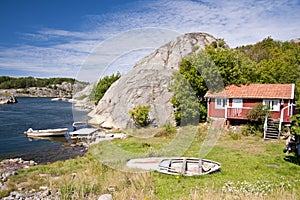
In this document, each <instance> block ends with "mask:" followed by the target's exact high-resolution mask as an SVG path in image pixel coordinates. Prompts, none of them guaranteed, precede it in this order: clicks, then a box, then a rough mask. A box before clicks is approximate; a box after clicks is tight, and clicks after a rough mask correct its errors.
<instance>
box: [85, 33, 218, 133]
mask: <svg viewBox="0 0 300 200" xmlns="http://www.w3.org/2000/svg"><path fill="white" fill-rule="evenodd" d="M215 41H216V42H217V39H215V38H214V37H213V36H211V35H209V34H206V33H188V34H184V35H182V36H179V37H178V38H177V39H176V40H174V41H171V42H169V43H167V44H165V45H163V46H162V47H160V48H159V49H157V50H155V51H154V52H153V53H151V54H150V55H149V56H147V57H145V58H143V59H142V60H140V61H139V62H138V63H137V64H136V65H135V66H134V67H133V69H132V70H131V71H129V72H128V73H127V74H126V75H124V76H122V77H121V78H120V79H119V80H118V81H116V82H115V83H114V84H113V85H112V86H111V87H110V88H109V90H108V91H107V92H106V93H105V95H104V96H103V98H102V99H101V100H100V101H99V103H98V105H97V107H96V108H95V109H94V110H93V111H92V112H91V113H89V116H90V117H91V120H90V123H91V124H96V125H99V126H101V127H103V128H121V129H124V128H128V127H132V126H133V123H132V121H131V119H130V116H129V114H128V112H129V110H131V109H132V108H134V107H136V106H137V105H139V104H140V105H143V106H145V105H150V107H151V110H150V121H151V122H152V124H156V125H159V126H160V125H163V124H166V123H168V122H169V123H172V124H174V123H175V122H174V114H173V106H172V104H171V103H170V99H171V98H172V96H173V93H172V92H170V91H169V90H168V84H169V82H170V81H171V76H172V72H173V71H175V70H178V69H179V65H180V62H181V61H182V59H183V58H185V57H186V56H188V55H190V54H192V53H197V52H198V51H200V50H203V49H204V48H205V47H206V46H207V45H209V44H211V43H212V42H215Z"/></svg>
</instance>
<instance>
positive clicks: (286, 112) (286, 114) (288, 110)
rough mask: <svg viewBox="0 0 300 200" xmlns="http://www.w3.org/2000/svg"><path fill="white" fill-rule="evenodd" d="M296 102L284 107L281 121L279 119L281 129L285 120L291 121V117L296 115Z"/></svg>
mask: <svg viewBox="0 0 300 200" xmlns="http://www.w3.org/2000/svg"><path fill="white" fill-rule="evenodd" d="M294 107H296V105H295V104H290V105H288V106H286V107H284V108H283V109H282V110H281V112H280V121H279V131H281V126H282V123H283V122H290V118H291V117H292V116H293V115H294Z"/></svg>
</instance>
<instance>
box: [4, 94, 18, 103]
mask: <svg viewBox="0 0 300 200" xmlns="http://www.w3.org/2000/svg"><path fill="white" fill-rule="evenodd" d="M13 103H18V100H17V99H16V97H15V96H13V95H10V96H8V97H0V104H13Z"/></svg>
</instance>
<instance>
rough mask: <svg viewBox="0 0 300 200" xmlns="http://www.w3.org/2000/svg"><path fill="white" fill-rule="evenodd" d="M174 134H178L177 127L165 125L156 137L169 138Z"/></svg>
mask: <svg viewBox="0 0 300 200" xmlns="http://www.w3.org/2000/svg"><path fill="white" fill-rule="evenodd" d="M174 133H176V127H175V126H173V125H172V124H171V123H166V124H165V125H163V126H162V130H161V131H159V132H158V133H157V134H156V135H155V136H156V137H160V136H168V135H171V134H174Z"/></svg>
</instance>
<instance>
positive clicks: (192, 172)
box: [158, 158, 221, 176]
mask: <svg viewBox="0 0 300 200" xmlns="http://www.w3.org/2000/svg"><path fill="white" fill-rule="evenodd" d="M220 170H221V165H220V163H217V162H215V161H211V160H206V159H199V158H167V159H163V160H161V161H160V163H159V165H158V172H160V173H164V174H171V175H184V176H198V175H205V174H210V173H213V172H216V171H220Z"/></svg>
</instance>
